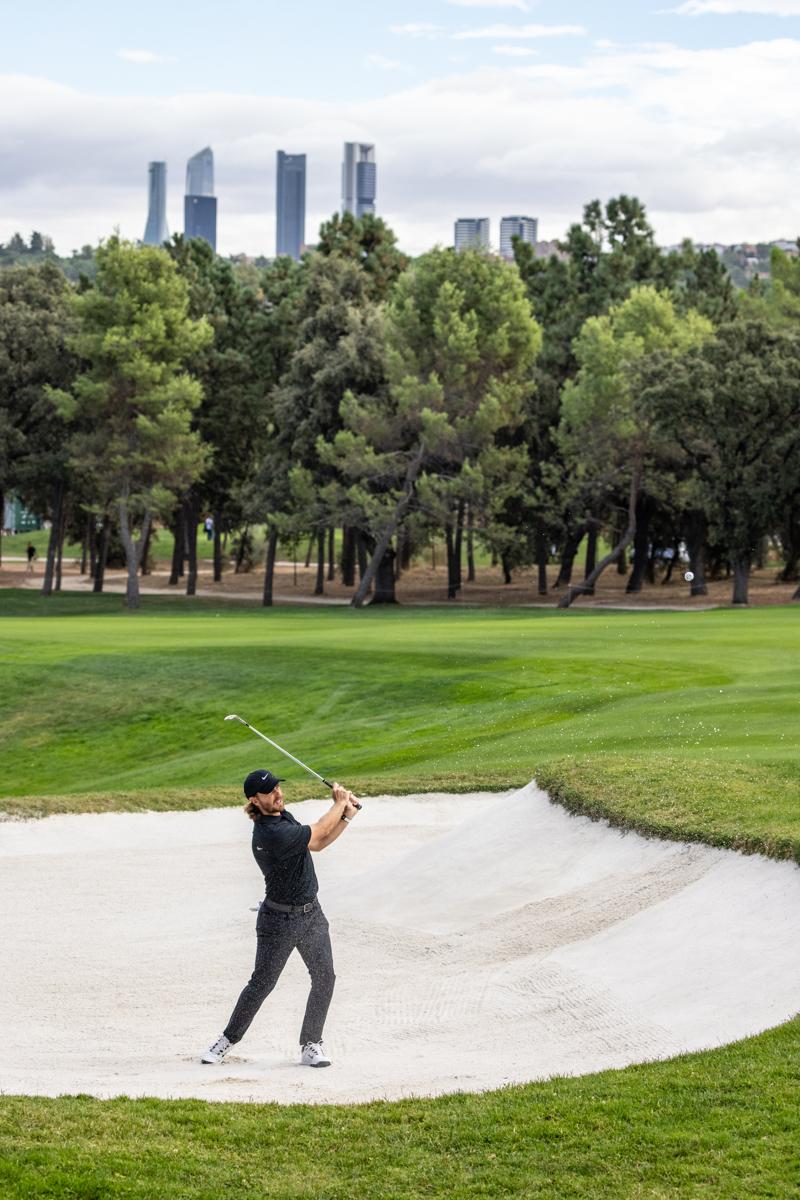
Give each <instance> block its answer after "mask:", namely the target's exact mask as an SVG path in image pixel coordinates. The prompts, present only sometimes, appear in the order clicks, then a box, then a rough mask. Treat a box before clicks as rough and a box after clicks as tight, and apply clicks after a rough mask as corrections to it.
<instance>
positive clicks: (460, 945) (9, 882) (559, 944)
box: [0, 785, 800, 1103]
mask: <svg viewBox="0 0 800 1200" xmlns="http://www.w3.org/2000/svg"><path fill="white" fill-rule="evenodd" d="M324 807H325V804H324V803H317V802H309V803H306V804H301V805H298V806H296V807H295V808H294V809H293V811H294V812H295V813H296V815H297V816H298V817H299V818H300V819H301V820H306V821H311V820H314V819H315V818H316V816H317V815H318V814H319V813H320V812H321V811H322V810H323V809H324ZM249 835H250V825H249V822H247V820H246V818H245V817H244V816H243V814H242V813H241V811H240V810H237V809H224V810H214V811H206V812H199V813H152V814H119V815H103V816H64V817H51V818H49V819H47V820H45V821H40V822H25V823H10V822H9V823H5V824H3V825H0V913H2V918H0V920H1V921H2V929H0V1029H2V1030H3V1056H2V1064H0V1089H1V1090H2V1091H4V1092H24V1093H42V1094H46V1095H56V1094H59V1093H62V1092H89V1093H92V1094H93V1095H97V1096H115V1095H121V1094H127V1095H130V1096H141V1095H150V1096H166V1097H169V1096H172V1097H178V1096H197V1097H200V1098H201V1099H205V1100H251V1099H252V1100H258V1101H267V1100H276V1101H280V1102H282V1103H286V1102H299V1101H305V1102H353V1101H362V1100H370V1099H375V1098H382V1097H385V1098H396V1097H400V1096H407V1095H435V1094H437V1093H442V1092H451V1091H457V1090H467V1091H478V1090H482V1089H485V1088H492V1087H498V1086H500V1085H502V1084H507V1083H518V1082H522V1081H526V1080H531V1079H538V1078H543V1077H547V1076H550V1075H554V1074H576V1073H583V1072H588V1071H594V1070H598V1069H600V1068H604V1067H621V1066H624V1065H626V1064H628V1063H633V1062H641V1061H643V1060H646V1059H653V1058H662V1057H666V1056H670V1055H674V1054H677V1053H679V1052H681V1051H684V1050H694V1049H699V1048H702V1047H710V1046H716V1045H719V1044H721V1043H723V1042H727V1041H731V1040H734V1039H736V1038H741V1037H744V1036H745V1035H747V1034H750V1033H754V1032H756V1031H758V1030H762V1029H764V1028H766V1027H768V1026H770V1025H774V1024H777V1023H778V1022H780V1021H782V1020H784V1019H786V1018H789V1017H791V1016H792V1015H793V1014H794V1013H795V1012H796V1011H797V1009H798V1007H800V939H798V936H797V930H798V927H800V871H798V869H797V867H796V866H794V865H793V864H789V863H786V864H783V863H776V862H770V861H767V860H765V859H763V858H757V857H750V858H748V857H744V856H741V855H738V854H733V853H730V852H726V851H717V850H712V849H709V848H708V847H704V846H696V845H692V846H689V845H682V844H679V843H667V842H658V841H649V840H646V839H644V838H641V837H638V836H636V835H635V834H621V833H618V832H616V831H615V830H612V829H610V828H608V827H607V826H606V825H604V824H602V823H596V822H592V821H589V820H586V819H583V818H574V817H570V816H568V815H567V814H566V813H565V812H563V811H562V810H561V809H560V808H558V807H556V806H553V805H551V804H550V803H549V801H548V799H547V797H546V796H545V795H543V793H542V792H540V791H538V790H537V789H536V788H535V787H534V786H533V785H531V786H530V787H527V788H523V789H522V790H521V791H519V792H515V793H513V794H508V795H506V796H501V797H498V796H497V795H474V796H424V797H422V796H411V797H404V798H381V799H377V800H372V801H370V802H369V805H368V807H367V808H365V810H364V812H363V813H362V814H361V815H360V816H359V817H358V819H357V822H354V823H353V825H352V827H351V829H350V830H348V832H347V833H346V835H345V836H344V837H343V838H342V839H341V840H340V841H339V842H338V843H337V844H336V845H335V846H333V847H331V849H329V850H327V851H325V852H324V853H323V854H321V855H318V856H316V865H317V870H318V874H319V877H320V885H321V893H320V894H321V900H322V903H323V907H324V909H325V911H326V912H327V914H328V916H329V917H330V922H331V932H332V936H333V945H334V958H335V963H336V971H337V976H338V979H337V987H336V994H335V996H334V1000H333V1005H332V1008H331V1013H330V1016H329V1020H328V1026H327V1029H326V1045H327V1047H328V1050H329V1052H330V1054H331V1057H332V1058H333V1061H334V1065H333V1067H332V1068H331V1069H330V1070H325V1071H310V1070H308V1068H301V1067H299V1066H297V1065H296V1045H295V1039H296V1037H297V1035H298V1032H299V1024H300V1019H301V1016H302V1011H303V1007H304V1004H305V996H306V993H307V981H308V977H307V975H306V972H305V968H304V967H303V964H302V962H301V961H300V959H299V956H297V955H296V954H295V955H293V956H292V959H291V960H290V963H289V966H288V967H287V969H286V971H285V973H284V975H283V977H282V979H281V981H280V983H279V984H278V988H277V989H276V991H275V992H273V994H272V995H271V996H270V997H269V998H268V999H267V1001H266V1002H265V1004H264V1007H263V1008H262V1010H261V1012H260V1014H259V1016H258V1017H257V1018H256V1020H255V1022H254V1024H253V1026H252V1027H251V1029H250V1032H249V1033H248V1035H247V1037H246V1038H245V1040H244V1041H243V1042H242V1043H241V1044H240V1045H239V1046H238V1047H237V1048H236V1050H235V1052H234V1053H233V1054H232V1055H231V1057H230V1058H229V1059H228V1060H226V1061H225V1063H224V1064H222V1065H221V1066H218V1067H211V1066H201V1065H200V1063H199V1061H198V1055H199V1053H200V1051H202V1050H203V1049H205V1047H206V1046H207V1045H208V1044H209V1042H210V1041H211V1040H212V1039H213V1038H215V1037H216V1035H217V1034H218V1033H219V1032H220V1030H221V1029H222V1028H223V1026H224V1024H225V1022H226V1020H227V1017H228V1015H229V1011H230V1009H231V1006H232V1004H233V1002H234V1000H235V999H236V996H237V995H238V992H239V990H240V988H241V987H242V985H243V984H244V983H245V982H246V980H247V978H248V977H249V974H250V971H251V968H252V960H253V954H254V951H255V935H254V924H255V913H253V912H251V911H250V909H251V906H253V905H256V904H257V903H258V900H259V899H260V894H261V877H260V875H259V873H258V871H257V868H256V866H255V864H254V863H253V861H252V858H251V855H250V849H249Z"/></svg>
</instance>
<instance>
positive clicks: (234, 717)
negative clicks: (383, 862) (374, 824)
mask: <svg viewBox="0 0 800 1200" xmlns="http://www.w3.org/2000/svg"><path fill="white" fill-rule="evenodd" d="M225 720H226V721H238V722H239V724H240V725H244V726H246V728H247V729H249V730H250V732H251V733H254V734H256V736H257V737H260V738H263V739H264V741H265V742H269V744H270V746H273V747H274V748H275V749H276V750H279V751H280V753H281V754H285V755H286V757H287V758H290V759H291V760H292V762H293V763H297V765H298V767H302V768H303V770H304V771H308V773H309V775H313V776H314V778H315V779H318V780H319V781H320V783H324V784H325V787H327V788H330V789H331V791H333V784H332V783H330V782H329V781H328V780H327V779H325V778H324V776H322V775H319V774H318V773H317V772H316V771H313V770H312V769H311V767H307V766H306V764H305V763H304V762H301V761H300V759H299V758H295V756H294V755H293V754H290V753H289V751H288V750H284V748H283V746H279V745H278V743H277V742H273V740H272V738H268V737H267V735H266V734H265V733H261V732H260V731H259V730H258V729H256V728H255V726H253V725H251V724H250V722H249V721H245V719H244V717H239V716H237V715H236V713H228V715H227V717H226V718H225ZM354 804H355V806H356V808H361V805H360V804H359V802H358V801H357V800H356V801H354Z"/></svg>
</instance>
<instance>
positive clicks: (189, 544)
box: [183, 496, 199, 596]
mask: <svg viewBox="0 0 800 1200" xmlns="http://www.w3.org/2000/svg"><path fill="white" fill-rule="evenodd" d="M183 511H184V520H183V525H184V533H185V536H186V548H187V552H188V553H187V562H186V595H187V596H196V595H197V523H198V519H199V518H198V505H197V501H196V500H195V499H194V497H193V496H189V497H187V499H186V501H185V504H184V509H183Z"/></svg>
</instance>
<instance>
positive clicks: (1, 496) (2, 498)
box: [0, 487, 6, 567]
mask: <svg viewBox="0 0 800 1200" xmlns="http://www.w3.org/2000/svg"><path fill="white" fill-rule="evenodd" d="M5 523H6V494H5V492H4V491H3V489H2V488H1V487H0V567H2V565H3V529H4V527H5Z"/></svg>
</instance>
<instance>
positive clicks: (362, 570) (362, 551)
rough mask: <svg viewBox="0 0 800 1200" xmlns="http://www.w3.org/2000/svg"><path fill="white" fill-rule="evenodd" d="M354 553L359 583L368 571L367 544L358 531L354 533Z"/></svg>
mask: <svg viewBox="0 0 800 1200" xmlns="http://www.w3.org/2000/svg"><path fill="white" fill-rule="evenodd" d="M356 551H357V553H358V580H359V583H360V582H361V580H362V579H363V578H364V576H365V575H366V573H367V571H368V570H369V562H368V555H367V542H366V539H365V537H364V534H363V533H362V532H361V530H360V529H359V530H357V531H356Z"/></svg>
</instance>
